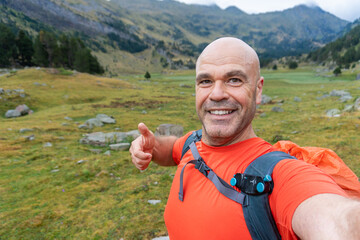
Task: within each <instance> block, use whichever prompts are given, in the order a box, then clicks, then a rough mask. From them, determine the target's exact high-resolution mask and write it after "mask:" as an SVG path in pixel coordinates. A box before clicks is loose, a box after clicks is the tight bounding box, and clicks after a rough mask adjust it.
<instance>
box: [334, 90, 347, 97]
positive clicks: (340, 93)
mask: <svg viewBox="0 0 360 240" xmlns="http://www.w3.org/2000/svg"><path fill="white" fill-rule="evenodd" d="M330 96H332V97H342V96H351V94H350V93H349V92H346V91H344V90H332V91H331V92H330Z"/></svg>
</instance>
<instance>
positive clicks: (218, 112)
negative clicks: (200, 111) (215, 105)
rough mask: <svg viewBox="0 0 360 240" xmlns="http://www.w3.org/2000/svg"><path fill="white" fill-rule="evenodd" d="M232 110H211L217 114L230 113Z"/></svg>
mask: <svg viewBox="0 0 360 240" xmlns="http://www.w3.org/2000/svg"><path fill="white" fill-rule="evenodd" d="M231 112H232V111H228V110H215V111H210V113H211V114H215V115H226V114H230V113H231Z"/></svg>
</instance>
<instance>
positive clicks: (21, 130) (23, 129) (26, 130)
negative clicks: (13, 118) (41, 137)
mask: <svg viewBox="0 0 360 240" xmlns="http://www.w3.org/2000/svg"><path fill="white" fill-rule="evenodd" d="M32 131H34V129H31V128H21V129H20V130H19V132H20V133H24V132H32Z"/></svg>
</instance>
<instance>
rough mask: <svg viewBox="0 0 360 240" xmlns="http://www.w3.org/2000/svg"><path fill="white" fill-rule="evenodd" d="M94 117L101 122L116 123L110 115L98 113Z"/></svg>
mask: <svg viewBox="0 0 360 240" xmlns="http://www.w3.org/2000/svg"><path fill="white" fill-rule="evenodd" d="M96 118H97V119H99V120H100V121H101V122H102V123H116V120H115V119H114V118H113V117H110V116H108V115H106V114H98V115H96Z"/></svg>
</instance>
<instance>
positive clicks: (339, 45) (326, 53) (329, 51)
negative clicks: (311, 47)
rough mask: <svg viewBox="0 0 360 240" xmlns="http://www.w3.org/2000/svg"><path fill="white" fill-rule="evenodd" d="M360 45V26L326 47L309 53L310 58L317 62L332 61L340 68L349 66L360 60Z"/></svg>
mask: <svg viewBox="0 0 360 240" xmlns="http://www.w3.org/2000/svg"><path fill="white" fill-rule="evenodd" d="M359 43H360V25H358V26H356V27H354V28H353V29H351V30H350V31H349V32H348V33H347V34H346V35H344V36H343V37H341V38H339V39H337V40H335V41H334V42H331V43H329V44H327V45H326V46H325V47H323V48H320V49H318V50H316V51H314V52H311V53H309V55H308V58H309V59H311V60H313V61H317V62H324V61H327V60H329V59H332V60H334V61H336V63H337V64H338V65H340V66H341V65H344V66H349V65H350V64H351V63H352V62H355V61H358V60H360V44H359Z"/></svg>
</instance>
